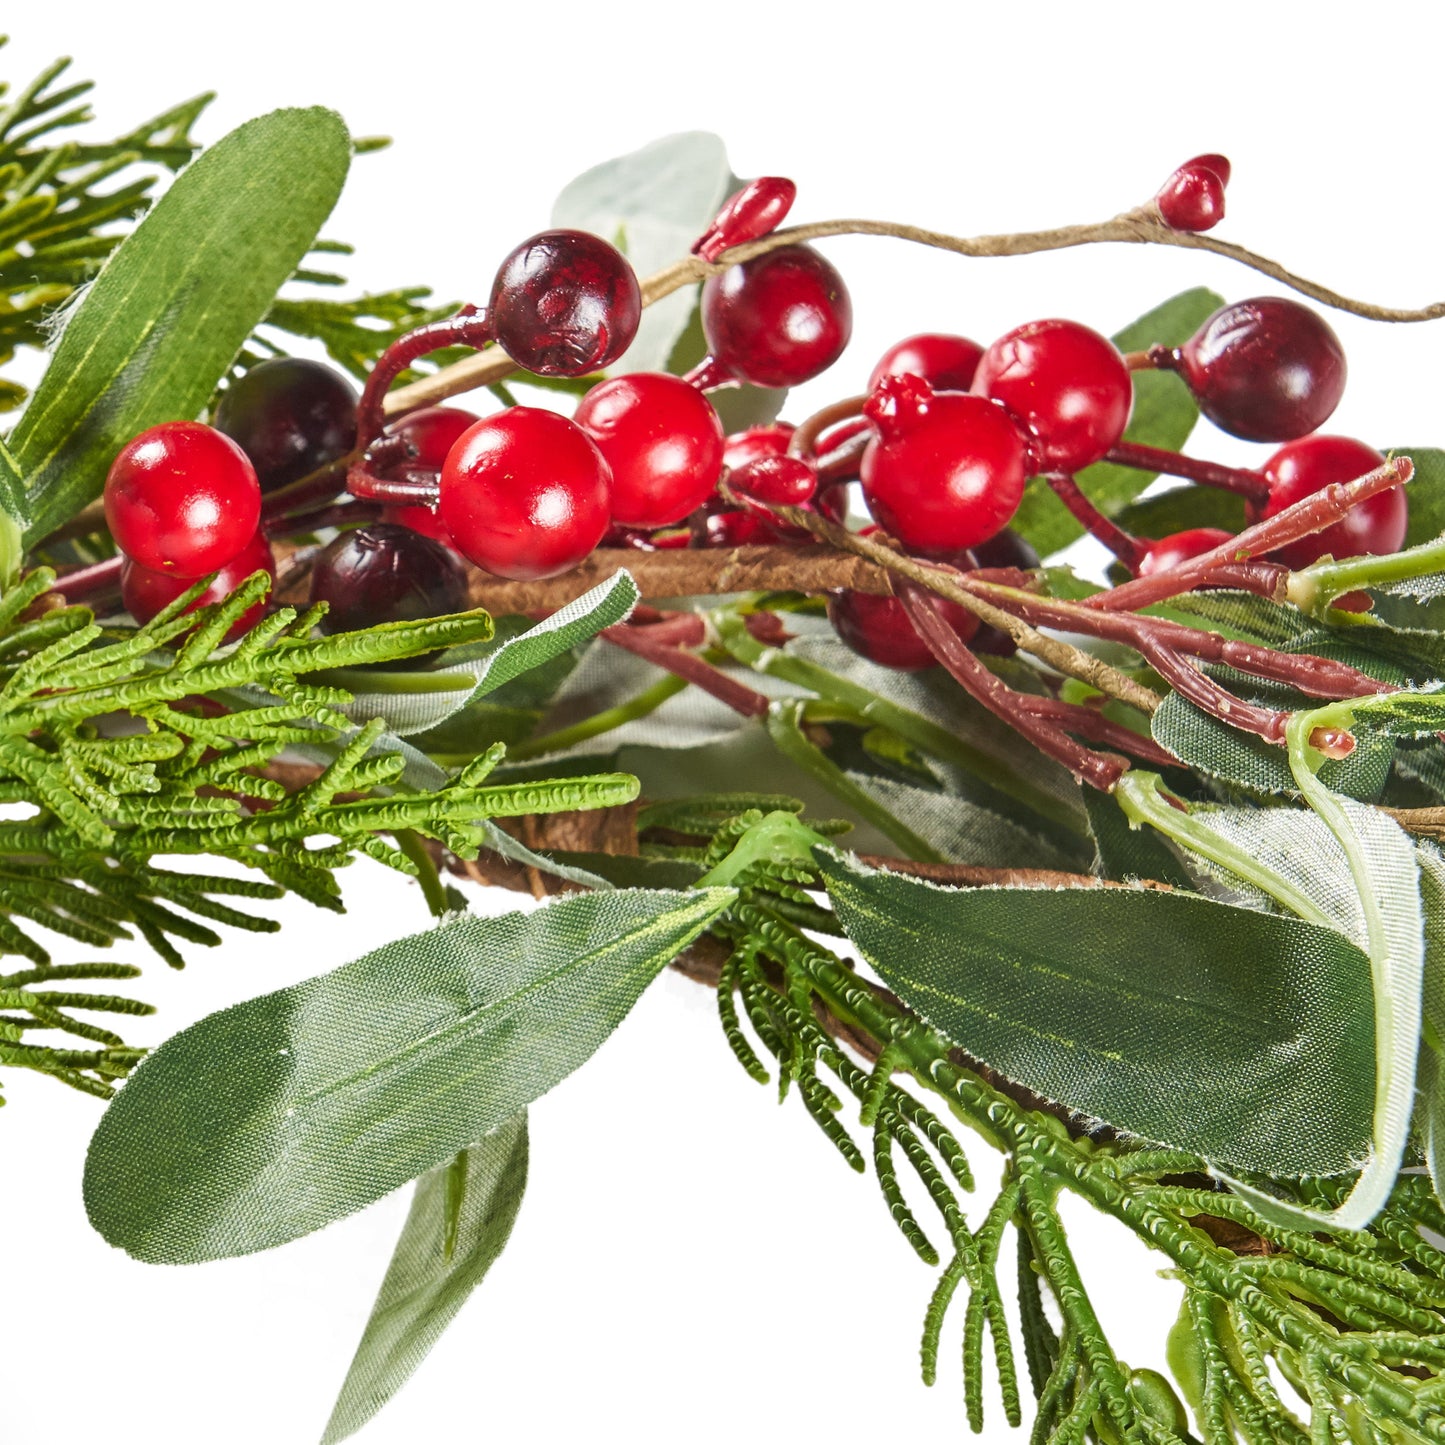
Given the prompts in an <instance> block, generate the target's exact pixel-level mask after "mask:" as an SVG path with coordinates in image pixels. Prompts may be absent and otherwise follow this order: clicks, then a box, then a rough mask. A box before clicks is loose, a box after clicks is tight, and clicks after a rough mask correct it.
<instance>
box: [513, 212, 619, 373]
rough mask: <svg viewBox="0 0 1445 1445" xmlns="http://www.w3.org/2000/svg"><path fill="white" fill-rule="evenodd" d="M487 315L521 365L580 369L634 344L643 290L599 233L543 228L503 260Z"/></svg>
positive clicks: (606, 361)
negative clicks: (595, 234)
mask: <svg viewBox="0 0 1445 1445" xmlns="http://www.w3.org/2000/svg"><path fill="white" fill-rule="evenodd" d="M487 319H488V321H489V322H490V324H491V327H492V333H493V335H495V336H496V338H497V344H498V345H499V346H500V347H501V348H502V350H503V351H505V352H506V353H507V355H508V356H510V357H511V358H512V360H513V361H515V362H516V363H517V365H518V366H523V367H525V368H526V369H527V370H528V371H533V372H536V373H537V374H538V375H539V376H585V375H587V373H588V372H591V371H601V370H602V369H603V367H606V366H610V365H611V364H612V363H613V362H614V361H616V360H617V358H618V357H619V356H621V355H622V353H623V352H624V351H626V350H627V348H628V347H629V346H631V345H632V338H633V337H634V336H636V335H637V324H638V322H639V321H641V319H642V290H641V288H640V287H639V286H638V284H637V273H636V272H635V271H633V269H632V266H631V264H630V263H629V262H628V260H627V257H626V256H624V255H623V254H622V252H621V251H619V250H618V249H617V247H616V246H612V245H609V244H608V243H607V242H606V241H604V240H603V239H602V237H601V236H594V235H592V234H591V233H590V232H587V231H564V230H558V231H542V232H540V233H539V234H538V235H535V236H533V237H531V239H530V240H526V241H523V242H522V244H521V245H520V246H518V247H517V248H516V250H514V251H513V252H512V253H511V254H510V255H509V256H508V257H507V259H506V260H505V261H503V262H502V264H501V267H500V269H499V270H498V271H497V279H496V280H495V281H494V282H493V283H492V299H491V306H490V309H489V311H488V313H487Z"/></svg>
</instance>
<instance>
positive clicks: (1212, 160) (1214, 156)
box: [1180, 151, 1234, 186]
mask: <svg viewBox="0 0 1445 1445" xmlns="http://www.w3.org/2000/svg"><path fill="white" fill-rule="evenodd" d="M1187 166H1202V167H1203V168H1204V169H1205V170H1206V171H1213V172H1214V174H1215V175H1217V176H1218V177H1219V179H1220V180H1221V181H1223V182H1224V184H1225V185H1226V186H1227V185H1228V184H1229V177H1230V176H1231V174H1233V170H1234V168H1233V166H1231V165H1230V164H1229V157H1228V156H1222V155H1220V154H1219V153H1218V152H1217V151H1212V152H1210V154H1209V155H1206V156H1190V157H1189V159H1188V160H1187V161H1185V162H1184V165H1183V166H1181V167H1180V170H1183V169H1184V168H1185V167H1187Z"/></svg>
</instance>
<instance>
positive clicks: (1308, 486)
mask: <svg viewBox="0 0 1445 1445" xmlns="http://www.w3.org/2000/svg"><path fill="white" fill-rule="evenodd" d="M1384 460H1385V459H1384V457H1382V456H1381V455H1380V453H1379V452H1377V451H1376V450H1375V449H1374V447H1371V446H1366V445H1365V443H1364V442H1360V441H1355V440H1354V438H1353V437H1336V436H1307V437H1301V438H1300V439H1299V440H1298V441H1292V442H1289V443H1287V444H1286V445H1285V446H1282V447H1281V448H1280V449H1279V450H1278V451H1277V452H1276V453H1275V454H1274V455H1273V456H1272V457H1271V458H1270V459H1269V460H1268V461H1267V462H1266V463H1265V464H1264V468H1263V471H1264V477H1265V480H1266V481H1267V482H1268V483H1269V501H1268V503H1266V505H1265V508H1264V511H1263V513H1262V515H1263V516H1265V517H1273V516H1274V515H1275V514H1276V513H1278V512H1282V511H1284V509H1285V508H1286V507H1288V506H1292V505H1293V504H1294V503H1295V502H1298V501H1300V500H1301V499H1302V498H1304V497H1308V496H1312V495H1313V494H1314V493H1315V492H1318V491H1320V490H1321V488H1323V487H1328V486H1330V485H1331V484H1332V483H1334V482H1352V481H1354V480H1355V478H1356V477H1362V476H1364V475H1365V473H1366V472H1372V471H1374V470H1375V468H1376V467H1378V466H1380V465H1381V464H1382V463H1383V462H1384ZM1408 521H1409V513H1408V507H1407V505H1406V501H1405V491H1404V488H1403V487H1391V488H1390V489H1389V490H1388V491H1384V492H1376V493H1375V495H1374V496H1373V497H1367V498H1366V499H1365V500H1364V501H1363V502H1360V503H1358V504H1357V505H1355V506H1353V507H1351V508H1350V510H1349V511H1348V512H1346V513H1345V515H1344V516H1343V517H1341V518H1340V520H1339V521H1338V522H1336V523H1335V524H1334V525H1333V526H1330V527H1326V528H1325V529H1324V531H1322V532H1312V533H1311V534H1310V535H1309V536H1308V537H1301V538H1300V539H1299V541H1297V542H1291V543H1290V544H1289V545H1288V546H1287V547H1281V548H1280V549H1279V551H1278V552H1276V553H1275V554H1274V556H1275V557H1276V558H1277V559H1278V560H1279V561H1281V562H1283V563H1285V564H1286V565H1287V566H1289V567H1294V568H1299V567H1308V566H1309V564H1310V563H1311V562H1314V561H1317V560H1318V559H1319V558H1321V557H1323V556H1325V555H1327V554H1328V555H1329V556H1332V557H1335V558H1336V559H1338V558H1342V557H1359V556H1362V555H1364V554H1367V553H1371V554H1375V555H1380V554H1383V553H1386V552H1398V551H1399V550H1400V546H1401V544H1402V543H1403V542H1404V540H1405V529H1406V525H1407V524H1408Z"/></svg>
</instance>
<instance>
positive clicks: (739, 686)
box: [600, 618, 769, 717]
mask: <svg viewBox="0 0 1445 1445" xmlns="http://www.w3.org/2000/svg"><path fill="white" fill-rule="evenodd" d="M701 620H702V619H701V618H699V619H698V621H699V622H701ZM657 626H660V627H667V626H669V624H668V623H660V624H657ZM652 633H653V628H652V627H628V626H627V625H626V623H623V624H621V625H620V626H617V627H608V628H605V629H604V630H603V631H602V633H601V634H600V635H601V636H602V637H603V638H605V639H606V640H607V641H608V642H610V643H612V644H613V645H614V646H617V647H621V648H623V649H624V650H626V651H627V652H631V653H633V654H635V655H636V656H638V657H641V658H645V659H646V660H647V661H648V662H650V663H652V664H653V665H654V666H656V667H661V668H663V669H665V670H666V671H668V672H671V673H674V674H675V675H676V676H678V677H681V678H683V679H685V680H686V681H687V682H690V683H693V684H695V685H696V686H698V687H700V688H701V689H702V690H703V691H704V692H706V693H709V694H710V695H711V696H713V697H715V698H717V700H718V701H719V702H721V703H726V704H727V706H728V707H730V708H732V710H733V711H734V712H737V713H741V714H742V715H743V716H744V717H762V716H763V715H764V714H765V713H766V712H767V710H768V706H769V704H768V699H767V698H766V697H764V696H763V694H762V693H760V692H758V691H756V690H755V689H754V688H751V687H748V686H746V685H745V684H743V683H740V682H738V681H737V680H736V679H735V678H731V677H729V676H728V675H727V673H725V672H722V671H721V670H720V669H718V668H716V667H714V666H713V665H712V664H711V663H710V662H704V661H703V659H702V658H700V657H698V656H697V654H696V653H692V652H684V651H683V650H682V648H680V647H675V646H673V645H671V644H670V643H668V642H666V641H662V640H660V639H659V638H658V637H656V636H653V635H651V634H652ZM664 635H665V634H664Z"/></svg>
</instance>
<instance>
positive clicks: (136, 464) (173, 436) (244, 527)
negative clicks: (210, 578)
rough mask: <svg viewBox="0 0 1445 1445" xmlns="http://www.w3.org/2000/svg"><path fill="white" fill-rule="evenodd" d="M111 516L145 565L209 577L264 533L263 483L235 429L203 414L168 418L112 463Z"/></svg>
mask: <svg viewBox="0 0 1445 1445" xmlns="http://www.w3.org/2000/svg"><path fill="white" fill-rule="evenodd" d="M105 519H106V521H107V522H108V523H109V525H110V530H111V535H112V536H113V537H114V538H115V541H116V545H117V546H118V547H119V548H120V550H121V551H122V552H124V553H125V554H126V556H127V557H129V558H130V559H131V560H132V561H134V562H139V563H140V565H141V566H142V567H148V568H150V570H151V571H152V572H164V573H166V574H167V575H168V576H171V577H190V578H194V577H204V576H205V575H206V574H207V573H208V572H214V571H216V570H217V569H218V568H220V567H224V566H225V565H226V563H227V562H229V561H230V560H231V559H232V558H233V557H235V556H237V555H238V554H239V553H240V551H241V549H242V548H243V547H245V546H246V544H247V543H248V542H249V541H250V540H251V539H252V537H254V536H255V535H256V527H257V524H258V523H259V522H260V520H261V488H260V485H259V483H258V482H257V481H256V472H255V470H254V468H253V467H252V466H251V463H250V461H249V460H248V459H247V457H246V454H245V452H243V451H242V450H241V448H240V447H238V446H237V445H236V443H235V442H233V441H232V440H231V439H230V437H228V436H225V435H223V434H222V433H221V432H218V431H216V430H215V429H214V428H213V427H208V426H203V425H202V424H201V423H200V422H195V421H168V422H162V423H161V424H160V425H159V426H153V427H151V428H150V429H149V430H147V431H143V432H141V434H140V435H139V436H137V437H133V438H132V439H131V440H130V441H128V442H127V443H126V444H125V446H124V447H122V448H121V450H120V453H119V455H118V456H117V457H116V459H115V461H113V462H112V463H111V466H110V472H109V473H108V474H107V476H106V479H105Z"/></svg>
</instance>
